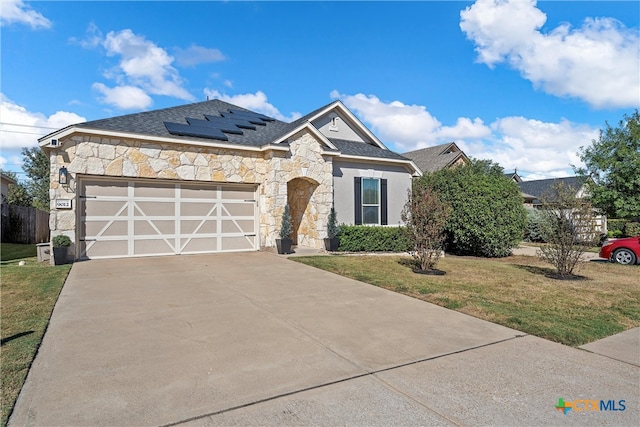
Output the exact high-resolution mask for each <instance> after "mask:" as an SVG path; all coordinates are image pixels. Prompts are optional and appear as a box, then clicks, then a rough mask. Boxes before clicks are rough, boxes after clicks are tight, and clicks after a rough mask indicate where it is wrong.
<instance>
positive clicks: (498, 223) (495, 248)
mask: <svg viewBox="0 0 640 427" xmlns="http://www.w3.org/2000/svg"><path fill="white" fill-rule="evenodd" d="M416 185H427V186H429V187H431V188H433V189H434V190H435V191H436V192H437V193H438V196H439V197H440V199H441V200H442V201H443V202H445V203H447V204H449V205H450V206H451V208H452V213H451V216H449V218H448V220H447V225H446V227H445V234H446V239H445V248H446V250H447V251H449V252H452V253H455V254H460V255H474V256H483V257H504V256H508V255H509V254H511V248H513V247H514V246H517V244H518V243H520V241H521V240H522V237H523V233H524V229H525V225H526V220H527V215H526V212H525V210H524V206H523V200H522V195H521V194H520V190H519V188H518V186H517V185H516V184H515V183H514V182H513V181H512V180H510V179H508V178H506V177H505V176H504V171H503V169H502V167H500V166H499V165H498V164H496V163H493V162H491V161H489V160H477V159H474V160H472V161H471V163H470V164H467V165H463V166H458V167H455V168H451V169H445V170H441V171H438V172H435V173H432V174H427V175H424V176H423V177H422V178H420V180H419V181H418V182H417V183H416Z"/></svg>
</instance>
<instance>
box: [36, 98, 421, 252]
mask: <svg viewBox="0 0 640 427" xmlns="http://www.w3.org/2000/svg"><path fill="white" fill-rule="evenodd" d="M39 143H40V145H41V147H42V149H43V150H45V152H46V153H47V154H48V155H49V158H50V164H51V180H50V182H51V188H50V197H51V216H50V228H51V235H52V236H55V235H58V234H65V235H68V236H69V237H70V238H71V240H72V242H73V246H72V248H71V250H70V254H71V255H70V257H73V258H74V259H90V258H116V257H130V256H151V255H173V254H176V255H177V254H191V253H213V252H227V251H249V250H270V249H271V248H273V247H274V246H275V239H276V238H277V236H278V231H279V229H280V222H281V216H282V213H283V210H284V207H285V205H286V204H289V206H290V209H291V214H292V217H293V229H294V232H293V236H292V238H293V240H294V244H296V245H299V246H305V247H312V248H322V244H323V238H324V237H326V227H327V218H328V215H329V212H330V210H331V208H332V207H335V209H336V211H337V215H338V221H339V222H340V223H344V224H371V225H389V226H392V225H398V224H400V222H401V219H400V213H401V210H402V207H403V205H404V203H405V201H406V199H407V196H408V190H409V189H410V187H411V180H412V177H415V176H419V175H420V173H421V172H420V170H419V169H418V167H417V166H416V165H415V163H414V162H413V161H412V160H410V159H408V158H405V157H403V156H401V155H399V154H396V153H394V152H392V151H390V150H389V149H388V148H387V147H386V146H385V145H384V144H383V143H382V142H381V141H380V140H379V139H378V138H377V137H376V136H375V135H374V134H373V133H372V132H371V131H370V130H369V129H367V127H366V126H364V124H363V123H362V122H360V120H358V119H357V118H356V117H355V115H354V114H353V113H352V112H351V111H349V110H348V109H347V108H346V107H345V106H344V105H343V104H342V103H341V102H340V101H335V102H333V103H331V104H329V105H326V106H324V107H321V108H319V109H317V110H315V111H313V112H311V113H309V114H307V115H305V116H304V117H301V118H300V119H298V120H295V121H293V122H291V123H285V122H283V121H279V120H275V119H273V118H271V117H267V116H265V115H262V114H258V113H255V112H252V111H249V110H247V109H244V108H241V107H238V106H235V105H231V104H228V103H225V102H223V101H220V100H210V101H205V102H199V103H194V104H188V105H183V106H178V107H173V108H166V109H160V110H155V111H148V112H142V113H136V114H129V115H124V116H119V117H112V118H107V119H102V120H95V121H90V122H85V123H78V124H75V125H71V126H68V127H65V128H63V129H60V130H58V131H56V132H53V133H51V134H49V135H46V136H44V137H42V138H40V139H39Z"/></svg>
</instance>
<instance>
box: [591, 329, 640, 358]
mask: <svg viewBox="0 0 640 427" xmlns="http://www.w3.org/2000/svg"><path fill="white" fill-rule="evenodd" d="M580 348H582V349H584V350H587V351H590V352H592V353H596V354H601V355H603V356H606V357H610V358H612V359H615V360H619V361H621V362H626V363H630V364H632V365H636V366H639V367H640V328H633V329H629V330H628V331H624V332H622V333H620V334H616V335H612V336H610V337H607V338H603V339H601V340H598V341H594V342H592V343H589V344H585V345H583V346H580Z"/></svg>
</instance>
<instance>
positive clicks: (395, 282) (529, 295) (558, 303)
mask: <svg viewBox="0 0 640 427" xmlns="http://www.w3.org/2000/svg"><path fill="white" fill-rule="evenodd" d="M291 259H292V260H294V261H298V262H301V263H304V264H308V265H311V266H314V267H318V268H321V269H323V270H327V271H331V272H334V273H337V274H340V275H342V276H346V277H350V278H352V279H356V280H360V281H363V282H367V283H370V284H372V285H376V286H380V287H382V288H385V289H389V290H392V291H395V292H399V293H403V294H405V295H409V296H412V297H414V298H418V299H422V300H424V301H428V302H431V303H434V304H438V305H441V306H443V307H447V308H450V309H452V310H456V311H460V312H462V313H467V314H469V315H472V316H475V317H478V318H480V319H485V320H488V321H490V322H494V323H498V324H501V325H504V326H508V327H510V328H514V329H517V330H520V331H523V332H526V333H529V334H532V335H536V336H539V337H542V338H546V339H549V340H552V341H556V342H560V343H563V344H567V345H571V346H579V345H582V344H586V343H589V342H592V341H595V340H598V339H600V338H604V337H607V336H610V335H613V334H616V333H618V332H622V331H625V330H627V329H630V328H633V327H636V326H640V267H639V266H623V265H618V264H611V263H608V262H588V263H585V264H584V266H583V268H582V269H581V270H579V271H578V274H580V275H582V276H585V277H587V279H586V280H575V281H573V280H572V281H570V280H556V279H552V278H549V277H547V274H549V273H553V269H552V268H551V266H550V265H549V264H546V263H544V262H542V261H541V260H539V259H538V258H536V257H528V256H511V257H507V258H499V259H495V258H494V259H485V258H473V257H454V256H447V257H446V258H443V259H442V260H441V261H440V263H439V264H438V269H440V270H444V271H446V275H444V276H425V275H421V274H415V273H413V272H412V271H411V267H409V266H407V265H406V260H408V257H403V256H316V257H299V258H291Z"/></svg>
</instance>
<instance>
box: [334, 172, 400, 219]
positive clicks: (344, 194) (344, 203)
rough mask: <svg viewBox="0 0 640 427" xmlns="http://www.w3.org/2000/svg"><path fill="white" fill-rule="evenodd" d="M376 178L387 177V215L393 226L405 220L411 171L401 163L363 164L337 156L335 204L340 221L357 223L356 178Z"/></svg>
mask: <svg viewBox="0 0 640 427" xmlns="http://www.w3.org/2000/svg"><path fill="white" fill-rule="evenodd" d="M357 176H360V177H372V178H382V179H386V180H387V203H388V204H387V208H388V209H387V214H388V223H389V225H399V224H401V223H402V220H401V219H400V213H401V212H402V208H403V207H404V204H405V203H406V201H407V195H408V191H409V189H410V188H411V174H410V173H409V172H408V171H407V170H406V169H405V168H403V167H401V166H391V165H385V164H381V163H376V164H373V163H359V162H348V161H343V160H339V159H336V160H334V162H333V188H334V195H333V200H334V207H335V209H336V214H337V218H338V223H339V224H350V225H351V224H353V223H354V220H355V218H354V211H355V206H354V203H355V201H354V184H353V183H354V178H355V177H357Z"/></svg>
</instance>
